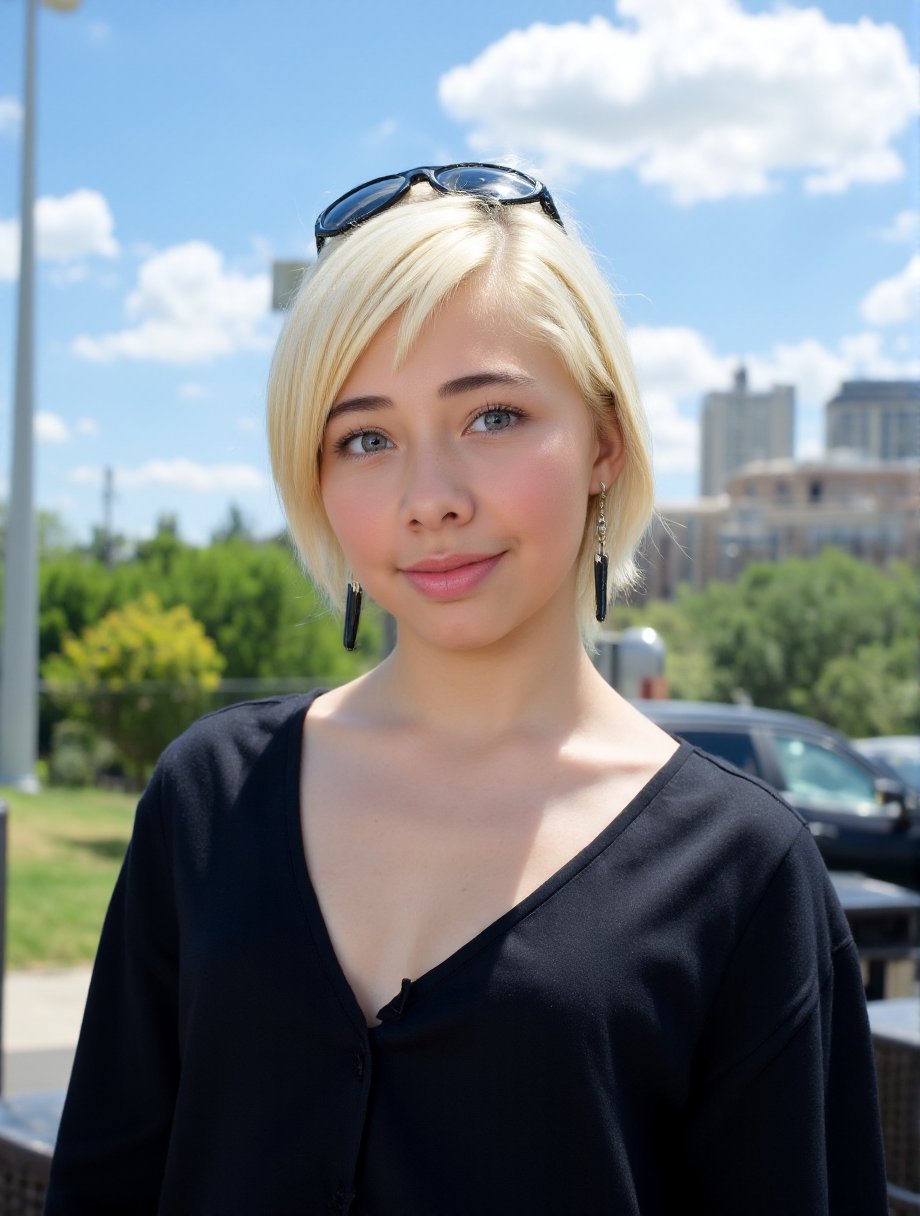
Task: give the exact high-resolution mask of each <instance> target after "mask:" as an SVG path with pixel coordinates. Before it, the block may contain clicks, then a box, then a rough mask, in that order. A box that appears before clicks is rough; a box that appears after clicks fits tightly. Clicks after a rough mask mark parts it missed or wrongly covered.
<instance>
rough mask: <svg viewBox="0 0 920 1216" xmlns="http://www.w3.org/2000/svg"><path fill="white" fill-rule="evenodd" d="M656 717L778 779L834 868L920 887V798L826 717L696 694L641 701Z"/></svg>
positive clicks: (776, 784)
mask: <svg viewBox="0 0 920 1216" xmlns="http://www.w3.org/2000/svg"><path fill="white" fill-rule="evenodd" d="M635 704H636V705H637V707H638V708H639V709H641V710H642V712H643V713H644V714H646V715H647V716H648V717H649V718H651V719H652V721H653V722H656V723H657V724H658V725H659V726H660V727H662V729H663V730H666V731H668V732H669V733H670V734H672V735H678V736H680V737H681V738H683V739H686V740H687V742H688V743H693V744H695V745H696V746H697V747H700V748H702V750H703V751H707V752H710V753H711V754H712V755H715V756H721V757H722V758H723V759H725V760H728V761H729V762H730V763H731V764H733V765H734V766H735V767H736V768H739V769H741V770H742V771H743V772H747V773H753V774H754V775H755V776H757V777H760V778H761V779H762V780H764V781H766V782H767V784H768V785H771V786H773V788H774V789H776V790H778V791H779V793H781V794H782V796H783V797H784V798H785V799H786V801H787V802H790V803H791V804H792V805H793V806H794V807H795V808H796V810H797V811H798V812H799V813H800V814H801V815H802V817H803V818H804V819H805V820H806V822H807V823H808V827H809V829H810V831H811V833H812V835H813V836H814V838H815V841H816V842H817V845H818V848H819V849H820V850H821V853H822V855H823V857H824V860H825V862H826V863H827V865H828V867H829V868H830V869H832V870H858V871H861V872H862V873H864V874H868V875H871V876H872V877H874V878H881V879H884V880H887V881H889V882H896V883H900V884H901V885H903V886H911V887H915V888H918V889H920V797H918V795H917V794H916V792H915V791H913V790H912V789H910V788H909V787H908V786H907V785H906V784H905V783H904V782H903V781H901V780H900V779H899V778H897V777H893V776H891V775H890V773H889V772H887V771H883V770H882V769H881V768H879V767H878V766H877V765H876V764H874V763H873V762H872V761H871V760H870V759H868V758H867V757H866V756H863V755H860V753H859V752H857V751H856V749H855V748H854V747H853V746H852V744H851V743H850V742H849V740H848V739H846V738H845V737H844V736H843V735H841V734H839V733H838V732H837V731H835V730H833V729H832V728H831V727H830V726H827V725H825V724H824V723H823V722H816V721H814V720H813V719H811V718H805V717H802V716H800V715H799V714H791V713H780V712H778V711H776V710H771V709H757V708H753V707H749V706H740V705H715V704H707V703H704V702H694V701H637V702H636V703H635Z"/></svg>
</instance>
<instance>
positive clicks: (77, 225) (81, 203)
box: [35, 190, 118, 262]
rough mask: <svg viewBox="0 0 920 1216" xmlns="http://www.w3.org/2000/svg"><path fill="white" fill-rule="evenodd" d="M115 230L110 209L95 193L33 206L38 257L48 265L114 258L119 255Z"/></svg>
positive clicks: (41, 201) (80, 192)
mask: <svg viewBox="0 0 920 1216" xmlns="http://www.w3.org/2000/svg"><path fill="white" fill-rule="evenodd" d="M114 229H115V220H114V219H113V217H112V211H111V208H110V207H109V204H108V201H107V199H106V198H105V196H104V195H102V194H100V193H99V191H98V190H74V192H73V193H72V194H65V195H64V196H63V197H61V198H51V197H47V198H40V199H39V200H38V202H37V203H36V204H35V236H36V244H37V246H38V255H39V257H42V258H48V259H49V260H51V261H57V262H69V261H72V260H73V259H75V258H83V257H87V256H88V255H89V254H99V255H100V256H102V257H106V258H111V257H114V256H115V255H116V254H117V253H118V242H117V241H116V240H115V237H114V235H113V233H114Z"/></svg>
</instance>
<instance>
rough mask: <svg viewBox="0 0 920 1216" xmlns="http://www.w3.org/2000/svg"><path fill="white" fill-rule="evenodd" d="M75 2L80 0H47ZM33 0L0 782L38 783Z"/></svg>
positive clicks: (30, 787)
mask: <svg viewBox="0 0 920 1216" xmlns="http://www.w3.org/2000/svg"><path fill="white" fill-rule="evenodd" d="M45 3H46V4H47V5H48V6H49V7H50V8H57V9H61V10H67V9H72V8H76V6H77V4H78V3H79V0H45ZM37 11H38V0H26V37H25V71H24V78H23V105H22V109H23V117H22V192H21V203H20V208H19V232H20V244H19V300H18V311H17V319H16V376H15V388H14V402H15V404H14V414H13V460H12V469H11V473H10V500H9V510H8V512H7V528H6V553H5V554H4V578H3V638H2V642H0V784H6V785H13V786H16V787H18V788H19V789H22V790H26V791H30V792H34V791H35V790H37V789H38V779H37V778H36V776H35V761H36V758H37V754H38V534H37V528H36V521H35V511H34V507H33V503H34V488H33V475H34V457H33V446H34V436H33V426H34V419H33V375H32V371H33V354H32V352H33V334H32V326H33V317H34V313H35V296H34V271H35V27H36V23H37Z"/></svg>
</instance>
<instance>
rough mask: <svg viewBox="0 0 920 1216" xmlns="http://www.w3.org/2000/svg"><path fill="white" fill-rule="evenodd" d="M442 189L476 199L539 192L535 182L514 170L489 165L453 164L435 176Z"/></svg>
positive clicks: (523, 195) (529, 194)
mask: <svg viewBox="0 0 920 1216" xmlns="http://www.w3.org/2000/svg"><path fill="white" fill-rule="evenodd" d="M435 177H436V178H437V180H438V183H439V184H440V185H442V186H443V187H444V189H445V190H458V191H459V192H460V193H461V194H475V195H477V196H478V197H479V198H494V199H513V198H528V197H530V196H531V195H535V194H537V193H538V191H537V188H536V187H535V185H534V183H533V182H532V181H530V180H529V178H526V177H525V176H524V175H523V174H522V173H516V172H515V171H514V170H513V169H499V168H498V167H493V166H491V165H453V166H450V167H449V168H447V169H439V170H438V171H437V173H436V174H435Z"/></svg>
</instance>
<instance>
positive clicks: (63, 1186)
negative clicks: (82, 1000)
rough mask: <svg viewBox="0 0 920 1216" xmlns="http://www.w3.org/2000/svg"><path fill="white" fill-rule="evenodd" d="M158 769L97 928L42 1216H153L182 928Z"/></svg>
mask: <svg viewBox="0 0 920 1216" xmlns="http://www.w3.org/2000/svg"><path fill="white" fill-rule="evenodd" d="M162 785H163V777H162V772H161V770H160V769H158V770H157V772H156V773H155V774H154V777H153V778H152V780H151V783H150V785H149V786H148V788H147V790H146V791H145V793H144V795H143V797H142V798H141V800H140V803H139V805H138V808H137V815H136V818H135V823H134V831H133V834H132V838H131V843H130V845H129V847H128V851H127V854H126V855H125V859H124V863H123V865H122V869H121V873H120V874H119V877H118V882H117V884H116V886H115V891H114V893H113V895H112V900H111V903H110V905H109V909H108V913H107V915H106V919H105V924H104V927H103V931H102V938H101V941H100V944H99V951H98V954H97V956H96V962H95V966H94V968H93V978H92V983H91V985H90V990H89V998H88V1000H87V1006H86V1013H85V1015H84V1019H83V1027H82V1030H81V1032H80V1040H79V1044H78V1046H77V1053H76V1058H75V1061H74V1067H73V1073H72V1075H71V1080H70V1087H69V1089H68V1093H67V1100H66V1102H65V1104H64V1112H63V1116H62V1119H61V1127H60V1132H59V1134H58V1141H57V1147H56V1150H55V1154H54V1160H53V1162H52V1167H51V1181H50V1186H49V1190H48V1197H47V1201H46V1207H45V1213H46V1216H83V1214H85V1216H109V1214H111V1216H114V1214H115V1213H122V1214H127V1213H130V1214H131V1216H145V1214H146V1213H155V1212H156V1210H157V1204H158V1198H159V1193H160V1186H161V1181H162V1177H163V1168H164V1163H165V1160H166V1153H167V1148H168V1144H169V1135H170V1125H171V1120H172V1112H173V1105H174V1102H175V1094H176V1087H177V1083H178V1075H179V1043H178V1029H177V1024H178V1017H177V990H178V931H177V923H176V912H175V900H174V891H173V881H172V872H171V866H170V859H169V850H168V847H167V840H166V835H165V832H164V824H163V820H162V807H161V797H162Z"/></svg>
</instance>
